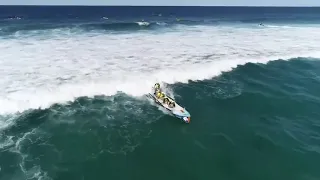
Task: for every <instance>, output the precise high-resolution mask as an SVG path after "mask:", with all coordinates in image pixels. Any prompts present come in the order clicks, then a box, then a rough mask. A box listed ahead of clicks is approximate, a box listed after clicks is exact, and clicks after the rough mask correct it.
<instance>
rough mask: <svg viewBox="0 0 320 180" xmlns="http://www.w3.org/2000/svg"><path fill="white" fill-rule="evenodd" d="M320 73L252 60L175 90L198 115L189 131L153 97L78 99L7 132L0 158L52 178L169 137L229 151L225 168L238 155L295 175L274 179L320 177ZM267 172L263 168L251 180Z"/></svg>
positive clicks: (304, 64) (29, 114)
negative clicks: (154, 101) (164, 111)
mask: <svg viewBox="0 0 320 180" xmlns="http://www.w3.org/2000/svg"><path fill="white" fill-rule="evenodd" d="M319 67H320V62H319V61H318V60H316V61H312V60H306V59H304V58H296V59H293V60H291V61H282V60H278V61H273V62H269V63H267V64H259V63H247V64H245V65H240V66H238V67H237V68H235V69H233V70H232V71H230V72H224V73H222V74H221V75H220V76H217V77H214V78H212V79H208V80H203V81H189V82H188V83H175V84H172V85H168V88H169V89H171V90H172V92H173V94H174V95H175V98H176V99H177V101H179V102H180V103H181V104H182V105H184V106H185V107H186V108H187V109H188V110H189V111H190V112H191V115H192V119H193V122H192V123H191V124H189V125H190V126H187V127H186V126H183V127H182V128H179V127H180V126H181V124H178V123H175V122H178V121H175V120H174V118H172V117H170V116H168V115H166V114H164V113H163V112H161V111H159V109H158V108H157V106H155V105H154V104H152V103H151V102H149V101H147V100H146V99H144V98H141V97H139V98H133V97H131V96H128V95H126V94H122V93H119V94H116V95H113V96H109V97H105V96H94V97H91V98H89V97H78V98H76V99H75V101H72V102H68V103H66V104H54V105H52V106H51V107H49V108H47V109H44V110H41V109H38V110H30V111H25V112H23V113H21V114H20V116H19V117H17V118H15V123H14V125H13V126H10V127H8V128H6V129H5V130H3V131H1V135H2V136H0V142H5V143H3V144H4V145H2V146H0V150H1V151H0V152H1V155H3V156H5V161H2V162H0V165H1V167H2V170H3V171H4V172H8V171H16V172H18V171H19V170H21V171H23V172H24V173H25V174H26V175H24V176H23V177H26V178H31V177H32V176H33V174H35V173H34V172H35V171H36V170H38V169H40V170H38V171H39V174H40V175H41V176H46V175H47V174H46V173H47V172H48V176H49V177H52V178H54V177H55V176H59V175H61V174H63V173H69V174H73V175H74V176H76V175H75V174H77V175H78V174H81V173H82V172H77V171H76V170H75V169H81V168H79V167H77V166H76V167H74V166H73V168H70V167H71V165H68V164H69V163H79V162H81V163H85V162H92V163H94V162H96V163H97V162H99V160H101V161H102V160H105V159H104V158H106V157H108V155H110V156H114V155H115V154H116V155H120V154H126V155H132V154H134V153H135V151H138V152H137V153H138V154H141V151H143V149H144V148H140V149H139V148H137V147H140V146H143V145H145V144H146V143H147V142H148V141H147V140H146V139H148V138H151V140H150V141H151V142H157V143H158V142H162V141H164V139H163V138H164V137H166V136H169V137H171V138H168V139H167V140H166V141H165V142H166V143H167V145H168V144H169V143H168V142H170V140H172V139H173V140H174V141H175V142H176V139H175V138H177V136H178V138H179V139H180V144H179V146H180V148H179V150H178V151H179V152H180V153H183V152H182V151H181V149H183V148H185V147H189V146H190V144H192V143H193V144H194V146H196V147H198V148H200V149H201V150H202V151H197V153H198V154H201V157H202V158H206V159H207V158H214V157H212V155H211V154H212V152H213V151H214V152H215V153H214V154H217V156H218V155H219V156H220V155H221V154H220V153H221V152H219V151H224V152H226V151H227V154H223V156H222V157H224V158H221V157H219V158H217V159H216V158H214V159H212V160H215V161H214V163H216V162H221V163H219V164H222V166H227V164H228V166H229V164H230V163H227V162H226V161H225V159H228V158H227V157H229V156H230V154H232V159H233V161H236V162H237V163H240V162H244V161H245V162H246V166H245V167H249V169H250V168H253V167H255V166H256V163H257V160H256V159H259V161H263V164H271V165H272V164H273V165H274V166H277V165H278V166H281V167H282V168H285V169H288V172H290V173H282V174H281V175H271V173H273V172H274V173H275V172H277V173H280V172H279V168H280V167H278V168H276V167H273V166H272V168H269V169H268V170H267V172H270V174H269V173H268V174H269V176H270V177H271V176H272V177H275V176H276V177H280V176H282V177H286V178H289V177H291V179H299V178H295V177H294V175H292V172H295V173H296V174H298V176H299V177H301V176H306V175H307V176H310V177H319V171H318V170H317V169H316V167H315V166H314V165H316V162H318V160H319V159H320V151H319V148H320V147H319V143H318V142H319V139H320V135H319V131H320V122H319V120H318V119H319V116H320V113H319V111H318V109H319V108H320V100H319V99H318V97H319V95H320V91H318V90H319V88H320V86H319V83H320V79H319V78H318V77H320V71H319ZM178 126H179V127H178ZM163 129H166V131H164V130H163ZM190 134H191V135H192V136H191V135H190ZM189 135H190V136H189ZM186 137H187V138H186ZM189 137H190V138H189ZM157 138H160V139H161V138H162V139H161V140H160V139H157ZM212 138H214V140H212ZM150 141H149V142H150ZM186 142H187V144H188V145H189V146H187V144H184V143H186ZM175 144H176V143H175ZM84 145H85V146H84ZM152 145H153V146H154V144H152ZM144 147H146V146H144ZM158 147H159V146H158V144H157V148H158ZM161 147H164V146H161ZM217 147H220V148H219V149H217ZM146 148H148V146H147V147H146ZM173 149H174V148H173ZM186 149H191V148H186ZM194 151H195V150H193V152H194ZM207 151H210V152H211V153H210V155H207V154H206V152H207ZM150 152H152V151H149V153H150ZM200 152H202V153H200ZM154 153H155V154H156V152H154ZM228 153H230V154H228ZM249 156H250V157H252V158H248V157H249ZM164 157H166V156H164ZM185 157H187V156H183V158H185ZM268 157H278V158H268ZM139 158H141V156H139ZM275 159H276V160H275ZM134 160H135V159H134ZM129 161H130V160H129ZM230 161H231V160H230ZM233 161H231V162H232V163H235V162H233ZM7 162H11V163H7ZM130 162H131V161H130ZM132 163H137V162H136V161H134V162H132ZM19 164H20V166H19ZM200 164H201V163H200ZM288 164H290V165H288ZM39 167H41V168H39ZM249 169H245V170H249ZM280 169H281V168H280ZM108 170H110V169H108ZM251 170H252V169H251ZM264 170H265V169H264V168H262V169H257V170H256V171H255V172H256V173H255V174H253V175H252V174H251V175H250V177H251V176H257V177H258V176H259V175H258V172H260V173H262V172H264V173H265V171H264ZM292 170H295V171H292ZM98 173H99V172H98ZM142 174H143V173H142ZM228 174H230V173H229V171H228ZM240 174H241V173H240ZM79 176H80V175H79ZM9 177H10V176H9Z"/></svg>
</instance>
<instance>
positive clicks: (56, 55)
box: [0, 24, 320, 116]
mask: <svg viewBox="0 0 320 180" xmlns="http://www.w3.org/2000/svg"><path fill="white" fill-rule="evenodd" d="M319 41H320V27H317V26H311V25H310V26H308V25H306V24H304V25H303V26H294V25H283V26H282V25H270V26H269V25H266V26H263V27H262V26H258V25H255V24H251V25H250V24H249V25H248V24H245V25H238V26H237V25H234V26H227V25H224V26H212V25H194V26H186V25H177V26H175V27H172V28H169V27H168V28H167V29H165V30H164V29H160V30H157V31H143V30H141V31H135V32H130V33H109V32H103V31H88V32H85V31H73V30H71V29H68V28H63V29H49V30H33V31H18V32H16V33H15V34H14V35H12V36H10V37H9V38H8V37H7V36H2V37H0V52H1V53H0V59H1V61H0V76H1V77H2V78H1V80H0V86H1V87H2V88H1V89H0V114H1V115H2V116H5V115H7V114H14V113H17V112H23V111H25V110H28V109H38V108H41V109H44V108H48V107H50V106H51V105H53V104H55V103H67V102H69V101H73V100H74V99H75V98H78V97H82V96H87V97H93V96H95V95H105V96H112V95H115V94H116V93H118V92H123V93H126V94H128V95H130V96H133V97H137V98H140V97H142V96H143V95H144V94H147V93H148V92H150V87H151V86H152V85H153V84H154V83H156V82H161V83H167V84H174V83H177V82H181V83H188V81H189V80H192V81H197V80H204V79H210V78H212V77H214V76H218V75H220V74H221V73H222V72H226V71H230V70H232V69H233V68H235V67H237V66H238V65H243V64H245V63H249V62H252V63H267V62H269V61H271V60H278V59H284V60H287V59H290V58H294V57H320V53H319V49H320V44H319Z"/></svg>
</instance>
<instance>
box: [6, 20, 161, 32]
mask: <svg viewBox="0 0 320 180" xmlns="http://www.w3.org/2000/svg"><path fill="white" fill-rule="evenodd" d="M166 25H167V24H166V23H164V22H145V21H137V22H110V23H108V22H96V23H74V22H65V23H52V22H30V23H19V24H18V23H12V24H10V25H4V26H2V27H1V29H0V35H2V36H3V35H12V34H15V33H17V32H28V31H36V30H53V29H69V30H71V31H72V30H73V31H76V30H80V31H81V30H83V31H99V30H106V31H133V30H152V29H157V28H161V27H164V26H166Z"/></svg>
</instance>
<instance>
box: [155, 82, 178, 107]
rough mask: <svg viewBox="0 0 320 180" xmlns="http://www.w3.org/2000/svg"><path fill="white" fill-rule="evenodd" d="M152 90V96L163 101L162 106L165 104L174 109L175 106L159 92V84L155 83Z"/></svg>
mask: <svg viewBox="0 0 320 180" xmlns="http://www.w3.org/2000/svg"><path fill="white" fill-rule="evenodd" d="M154 89H155V92H154V95H155V96H156V97H157V98H158V99H160V100H163V103H164V104H167V105H168V106H169V107H170V108H174V107H175V106H176V105H175V102H174V101H172V100H170V99H169V98H168V97H166V95H165V94H164V93H163V92H162V91H161V88H160V84H159V83H156V84H155V85H154Z"/></svg>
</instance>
